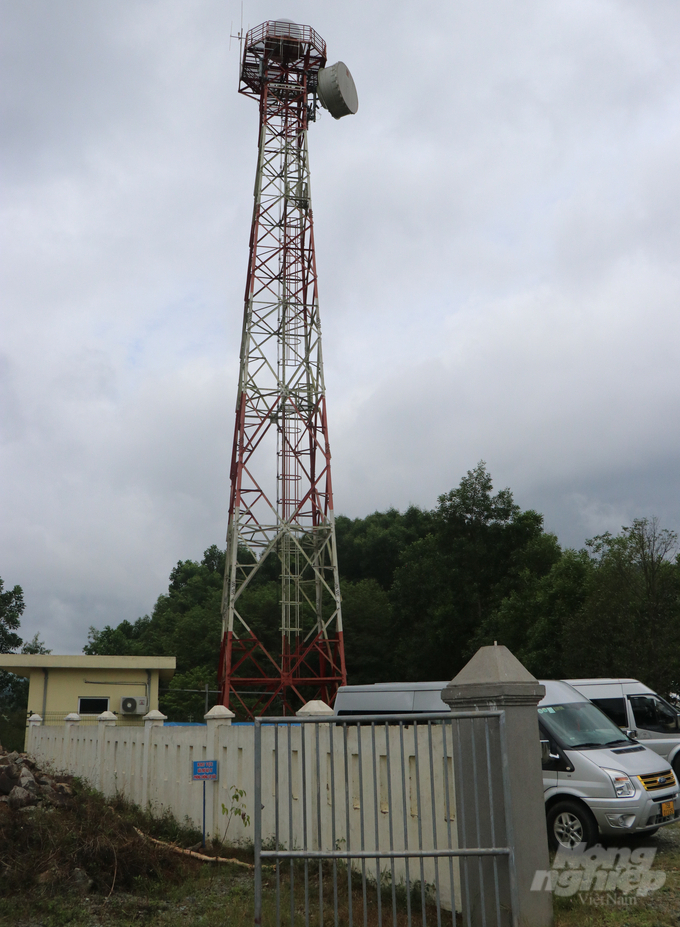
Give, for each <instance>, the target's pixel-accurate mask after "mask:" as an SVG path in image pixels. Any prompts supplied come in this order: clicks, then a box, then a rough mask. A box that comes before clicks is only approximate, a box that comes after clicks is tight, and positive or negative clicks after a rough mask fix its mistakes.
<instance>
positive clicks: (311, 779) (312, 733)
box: [295, 699, 361, 850]
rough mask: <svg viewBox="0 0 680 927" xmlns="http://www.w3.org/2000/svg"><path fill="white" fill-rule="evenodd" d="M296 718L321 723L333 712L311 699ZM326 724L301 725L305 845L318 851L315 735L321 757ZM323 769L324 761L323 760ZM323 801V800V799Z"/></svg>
mask: <svg viewBox="0 0 680 927" xmlns="http://www.w3.org/2000/svg"><path fill="white" fill-rule="evenodd" d="M295 714H296V715H297V717H298V718H318V719H319V721H321V719H322V718H324V717H328V716H329V715H334V714H335V712H334V711H333V709H332V708H331V706H330V705H327V704H326V703H325V702H324V701H322V700H321V699H312V700H311V701H309V702H305V704H304V705H303V706H302V708H298V710H297V711H296V712H295ZM328 728H329V725H328V724H324V725H323V726H319V725H316V724H303V725H302V737H303V740H304V753H303V757H304V763H305V767H306V769H305V804H306V806H307V827H308V828H309V831H308V833H307V834H306V835H305V845H306V846H311V847H312V848H313V849H315V850H318V849H320V847H319V846H318V843H319V835H318V832H317V829H316V828H315V827H314V826H312V823H311V822H312V821H314V820H315V817H316V814H320V813H321V810H320V809H317V808H316V807H315V803H314V796H315V795H316V794H317V789H318V788H319V783H318V782H317V775H316V768H317V759H318V758H317V755H316V751H317V734H318V736H319V751H320V753H321V756H323V755H324V754H325V752H326V747H327V745H328V744H330V739H329V736H328ZM360 736H361V733H360V731H359V729H358V728H357V737H360ZM323 762H324V767H325V762H326V761H325V759H324V760H323ZM336 781H337V780H336ZM324 800H325V799H324Z"/></svg>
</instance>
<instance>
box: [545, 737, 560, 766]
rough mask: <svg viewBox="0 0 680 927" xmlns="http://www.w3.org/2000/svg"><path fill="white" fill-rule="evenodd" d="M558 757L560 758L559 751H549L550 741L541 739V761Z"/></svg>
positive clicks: (557, 758) (548, 760)
mask: <svg viewBox="0 0 680 927" xmlns="http://www.w3.org/2000/svg"><path fill="white" fill-rule="evenodd" d="M559 759H560V755H559V753H551V752H550V741H549V740H542V741H541V762H542V763H549V762H550V760H559Z"/></svg>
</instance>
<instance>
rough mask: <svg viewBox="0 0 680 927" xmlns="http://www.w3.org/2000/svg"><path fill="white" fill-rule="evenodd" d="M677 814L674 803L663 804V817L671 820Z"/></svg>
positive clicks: (666, 802) (665, 802)
mask: <svg viewBox="0 0 680 927" xmlns="http://www.w3.org/2000/svg"><path fill="white" fill-rule="evenodd" d="M674 814H675V803H674V802H672V801H664V802H661V816H662V817H664V818H670V817H672V816H673V815H674Z"/></svg>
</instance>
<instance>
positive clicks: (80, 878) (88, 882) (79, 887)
mask: <svg viewBox="0 0 680 927" xmlns="http://www.w3.org/2000/svg"><path fill="white" fill-rule="evenodd" d="M69 881H70V883H71V886H72V888H74V889H75V890H76V891H77V892H80V893H81V894H83V895H87V893H88V892H89V891H90V889H91V888H92V886H93V885H94V882H93V881H92V879H91V878H90V877H89V875H88V874H87V873H86V872H85V870H84V869H77V868H76V869H74V870H73V872H72V873H71V878H70V879H69Z"/></svg>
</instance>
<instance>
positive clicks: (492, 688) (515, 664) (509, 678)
mask: <svg viewBox="0 0 680 927" xmlns="http://www.w3.org/2000/svg"><path fill="white" fill-rule="evenodd" d="M544 695H545V686H542V685H541V684H540V683H539V681H538V679H536V677H535V676H532V674H531V673H530V672H529V670H528V669H527V668H526V667H525V666H523V665H522V664H521V663H520V662H519V660H518V659H517V657H516V656H514V654H512V653H511V652H510V651H509V650H508V648H507V647H504V646H503V645H502V644H500V645H499V644H492V645H491V646H490V647H480V648H479V650H478V651H477V653H476V654H475V655H474V656H473V657H472V658H471V659H470V660H468V662H467V663H466V664H465V666H464V667H463V669H462V670H461V671H460V673H458V675H457V676H455V677H454V678H453V679H452V680H451V682H450V683H449V684H448V685H447V686H446V688H444V689H443V690H442V694H441V697H442V701H444V702H446V703H447V704H448V705H451V706H452V708H453V709H454V710H456V709H458V710H464V709H465V708H467V707H469V704H473V703H475V704H476V705H478V706H480V705H485V704H486V703H490V702H493V703H494V705H496V706H498V705H503V704H508V705H510V704H514V705H518V706H519V705H537V704H538V702H540V700H541V699H542V698H543V696H544ZM454 703H455V704H454ZM468 703H469V704H468Z"/></svg>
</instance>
